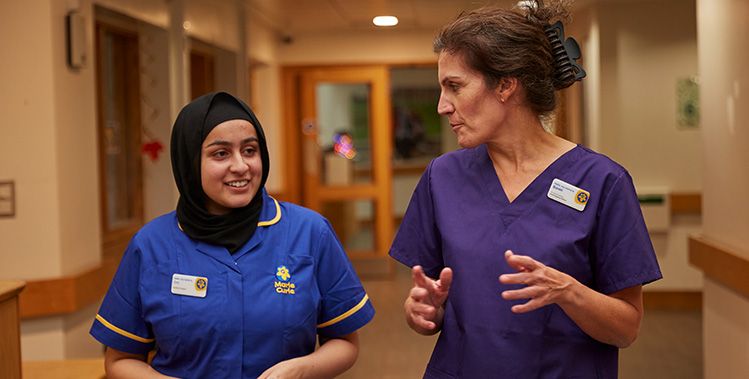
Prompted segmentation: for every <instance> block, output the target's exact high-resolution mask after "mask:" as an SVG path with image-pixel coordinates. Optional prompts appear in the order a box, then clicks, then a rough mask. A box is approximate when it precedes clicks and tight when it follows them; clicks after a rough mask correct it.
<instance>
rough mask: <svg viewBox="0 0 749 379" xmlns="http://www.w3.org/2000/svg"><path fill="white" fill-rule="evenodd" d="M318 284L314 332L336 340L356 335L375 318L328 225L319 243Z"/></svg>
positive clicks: (349, 263) (357, 279)
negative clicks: (317, 303)
mask: <svg viewBox="0 0 749 379" xmlns="http://www.w3.org/2000/svg"><path fill="white" fill-rule="evenodd" d="M318 254H319V255H318V262H317V267H316V277H317V285H318V288H319V289H320V294H321V302H322V304H321V306H320V309H319V312H318V321H319V324H318V325H317V333H318V334H320V335H321V336H325V337H338V336H343V335H346V334H350V333H353V332H355V331H356V330H357V329H359V328H361V327H362V326H364V325H366V324H367V323H368V322H369V321H371V320H372V318H373V317H374V313H375V310H374V307H373V306H372V302H371V301H370V300H369V296H367V293H366V292H365V291H364V287H363V286H362V284H361V282H360V281H359V277H358V276H357V275H356V272H355V271H354V268H353V267H352V266H351V262H350V261H349V259H348V257H347V256H346V252H345V251H344V250H343V247H342V246H341V243H340V242H339V241H338V238H336V236H335V234H334V232H333V230H332V228H331V227H330V224H328V223H327V221H326V222H325V228H324V229H323V231H322V233H321V234H320V238H319V240H318Z"/></svg>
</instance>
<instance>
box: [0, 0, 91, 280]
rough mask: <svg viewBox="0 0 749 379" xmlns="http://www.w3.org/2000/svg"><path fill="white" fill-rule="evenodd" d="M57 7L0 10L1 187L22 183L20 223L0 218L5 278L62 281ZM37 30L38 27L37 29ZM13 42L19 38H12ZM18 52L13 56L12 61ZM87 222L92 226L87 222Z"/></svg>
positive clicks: (1, 6) (13, 5)
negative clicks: (3, 182) (58, 278)
mask: <svg viewBox="0 0 749 379" xmlns="http://www.w3.org/2000/svg"><path fill="white" fill-rule="evenodd" d="M54 11H55V10H54V9H53V6H52V3H51V2H50V1H44V0H37V1H29V2H24V3H21V2H8V1H4V2H2V3H0V35H2V36H4V37H3V38H0V49H2V51H4V52H6V53H4V54H3V59H2V61H1V62H0V83H2V88H3V90H2V91H0V114H3V123H2V125H1V126H0V180H12V181H14V182H15V192H16V202H15V208H16V212H15V213H16V215H15V217H14V218H0V260H2V261H3V264H2V265H0V277H3V278H18V279H30V278H43V277H49V276H57V275H60V274H61V273H62V265H61V258H62V256H61V250H62V246H61V244H60V235H61V232H62V231H61V225H60V217H61V210H60V204H59V196H60V192H61V190H60V185H59V183H58V178H59V175H60V174H59V172H58V167H57V165H58V163H57V162H56V161H57V159H58V157H59V156H60V154H61V153H60V152H58V148H59V144H58V143H57V141H56V140H55V137H56V128H57V127H58V126H57V122H56V119H55V108H56V105H57V103H56V101H57V99H56V93H55V84H54V83H55V75H56V74H57V72H56V68H55V67H54V66H55V65H57V64H60V65H63V66H64V65H65V62H64V61H61V60H60V59H59V57H58V56H57V55H56V52H55V51H54V49H53V40H52V36H53V35H57V34H58V33H59V32H61V30H59V31H54V30H53V26H54V25H55V24H53V22H52V17H53V12H54ZM30 25H34V26H35V27H33V28H32V27H30ZM11 36H12V38H11ZM10 52H12V53H10ZM84 222H85V221H84Z"/></svg>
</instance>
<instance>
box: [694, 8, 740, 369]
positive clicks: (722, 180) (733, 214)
mask: <svg viewBox="0 0 749 379" xmlns="http://www.w3.org/2000/svg"><path fill="white" fill-rule="evenodd" d="M697 9H698V14H699V18H698V28H697V30H698V34H697V36H698V42H699V46H700V51H699V67H700V86H701V91H702V92H701V104H700V105H701V107H702V128H703V134H702V138H703V143H702V152H703V171H702V174H703V178H704V179H703V180H704V189H703V194H704V196H703V200H702V201H703V221H704V226H703V234H704V235H705V237H707V238H710V239H711V240H714V241H718V242H720V243H722V244H725V245H726V246H729V247H732V248H733V251H734V252H736V253H737V254H738V255H739V256H740V257H741V258H743V259H745V260H749V249H747V246H749V234H748V233H747V231H749V202H747V201H745V198H746V188H749V170H747V169H746V166H747V162H749V127H748V125H749V109H747V107H746V106H745V104H746V102H747V100H746V92H747V90H749V89H748V88H747V83H749V72H747V70H746V67H747V65H749V53H747V49H746V37H747V35H749V25H748V24H747V23H746V15H747V14H749V2H747V1H732V0H699V1H698V2H697ZM703 291H704V304H703V341H704V362H705V372H704V374H705V378H707V379H714V378H728V379H732V378H737V379H738V378H745V377H746V375H747V373H749V359H748V358H749V298H747V297H745V296H741V295H739V294H737V293H736V292H733V291H732V290H730V289H727V288H726V287H723V286H721V285H720V284H717V283H716V282H713V281H712V280H705V287H704V290H703Z"/></svg>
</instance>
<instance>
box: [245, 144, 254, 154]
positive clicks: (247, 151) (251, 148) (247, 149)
mask: <svg viewBox="0 0 749 379" xmlns="http://www.w3.org/2000/svg"><path fill="white" fill-rule="evenodd" d="M243 152H244V154H245V155H253V154H255V153H257V147H255V146H247V147H245V148H244V150H243Z"/></svg>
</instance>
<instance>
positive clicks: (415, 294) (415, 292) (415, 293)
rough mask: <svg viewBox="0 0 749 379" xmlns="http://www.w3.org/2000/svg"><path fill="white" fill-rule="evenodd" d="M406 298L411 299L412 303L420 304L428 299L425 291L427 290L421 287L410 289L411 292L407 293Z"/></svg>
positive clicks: (427, 292) (427, 293)
mask: <svg viewBox="0 0 749 379" xmlns="http://www.w3.org/2000/svg"><path fill="white" fill-rule="evenodd" d="M408 296H409V297H411V298H412V299H413V300H414V301H416V302H419V303H422V302H424V300H426V299H427V298H429V291H427V289H426V288H423V287H412V288H411V291H410V292H409V293H408Z"/></svg>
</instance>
